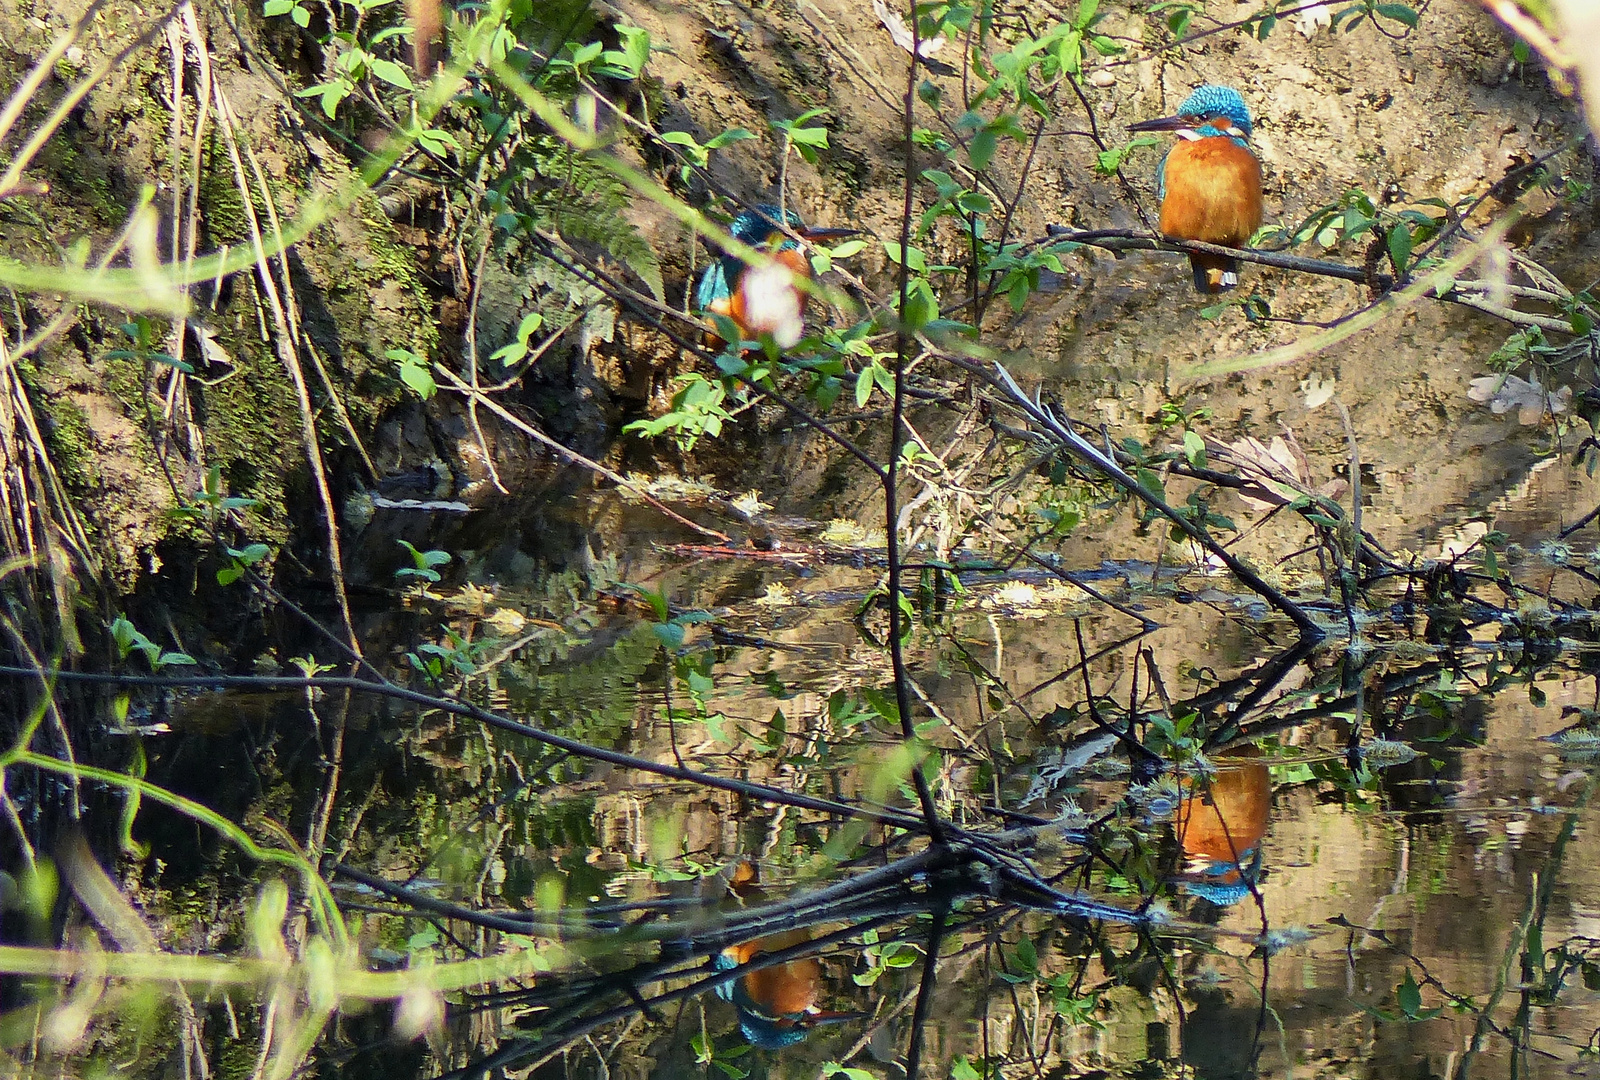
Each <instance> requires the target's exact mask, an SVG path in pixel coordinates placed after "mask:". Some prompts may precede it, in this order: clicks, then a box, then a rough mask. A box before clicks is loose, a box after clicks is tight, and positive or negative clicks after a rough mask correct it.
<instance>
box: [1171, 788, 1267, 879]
mask: <svg viewBox="0 0 1600 1080" xmlns="http://www.w3.org/2000/svg"><path fill="white" fill-rule="evenodd" d="M1271 808H1272V778H1271V774H1270V773H1268V772H1267V767H1266V766H1265V765H1244V766H1241V767H1239V768H1229V769H1220V770H1218V772H1217V773H1216V775H1215V776H1213V777H1212V778H1211V782H1210V783H1209V784H1207V785H1205V786H1203V787H1197V788H1196V789H1195V790H1194V791H1193V792H1191V793H1190V794H1188V795H1185V796H1184V798H1183V801H1182V803H1180V804H1179V806H1178V813H1177V819H1176V821H1175V822H1174V823H1173V824H1174V831H1176V832H1177V834H1178V843H1179V844H1180V845H1181V846H1182V847H1183V853H1184V854H1185V855H1187V856H1189V857H1190V858H1192V859H1203V860H1206V861H1208V862H1214V863H1230V862H1243V861H1245V859H1246V856H1247V854H1248V853H1249V852H1251V851H1254V850H1255V848H1256V845H1257V844H1259V843H1261V838H1262V837H1263V836H1265V835H1266V833H1267V815H1268V813H1269V812H1270V810H1271Z"/></svg>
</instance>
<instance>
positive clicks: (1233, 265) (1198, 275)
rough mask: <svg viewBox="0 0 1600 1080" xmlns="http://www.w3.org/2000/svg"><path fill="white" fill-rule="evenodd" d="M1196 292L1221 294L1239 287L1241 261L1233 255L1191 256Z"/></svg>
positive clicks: (1190, 262) (1190, 265) (1190, 264)
mask: <svg viewBox="0 0 1600 1080" xmlns="http://www.w3.org/2000/svg"><path fill="white" fill-rule="evenodd" d="M1189 268H1190V269H1191V270H1193V271H1194V288H1195V291H1196V292H1203V293H1219V292H1227V291H1228V290H1229V289H1233V288H1237V287H1238V285H1239V260H1238V259H1235V258H1234V257H1233V256H1231V255H1194V254H1191V255H1190V256H1189Z"/></svg>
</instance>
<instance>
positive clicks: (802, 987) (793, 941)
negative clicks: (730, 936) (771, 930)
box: [723, 929, 822, 1017]
mask: <svg viewBox="0 0 1600 1080" xmlns="http://www.w3.org/2000/svg"><path fill="white" fill-rule="evenodd" d="M810 938H811V935H810V933H809V932H808V931H806V930H803V929H797V930H784V931H781V932H779V933H776V934H771V935H769V936H767V937H764V938H757V939H756V940H755V941H744V942H740V943H739V944H738V945H732V946H729V947H728V948H727V949H724V950H723V955H724V956H727V957H728V958H730V959H732V960H734V961H736V962H737V963H740V964H746V963H749V962H750V961H751V960H752V959H754V958H755V957H757V956H760V955H761V954H762V953H769V952H778V951H780V950H782V949H787V948H789V947H790V946H791V945H798V944H800V943H801V942H803V941H809V940H810ZM821 980H822V965H821V964H820V963H819V962H818V961H817V958H816V957H814V956H808V957H804V958H803V959H800V960H791V961H789V963H787V964H777V965H775V966H773V967H769V968H762V969H761V970H760V971H752V972H749V973H748V974H746V975H745V976H744V977H743V978H741V979H740V980H739V981H740V983H741V984H742V986H743V989H744V992H745V993H746V994H748V995H749V997H750V999H751V1000H752V1001H754V1002H755V1003H756V1004H757V1005H759V1006H760V1007H761V1010H762V1011H763V1012H765V1013H766V1014H767V1015H768V1016H773V1017H778V1016H797V1015H799V1014H800V1013H803V1012H805V1011H806V1010H808V1009H810V1008H811V1007H812V1006H813V1005H815V1004H816V1003H817V991H818V989H819V988H820V985H821Z"/></svg>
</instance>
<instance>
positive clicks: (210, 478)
mask: <svg viewBox="0 0 1600 1080" xmlns="http://www.w3.org/2000/svg"><path fill="white" fill-rule="evenodd" d="M260 505H261V503H260V501H259V500H257V499H249V498H244V497H241V496H237V495H225V494H223V490H222V468H221V467H220V466H218V465H213V466H211V467H210V468H209V469H207V470H206V479H205V486H204V487H202V488H201V489H200V490H199V491H197V492H195V493H194V495H193V496H192V497H191V498H190V500H189V502H188V503H186V504H184V505H183V506H179V507H176V508H174V509H173V510H172V511H170V514H171V516H172V517H173V518H176V519H178V520H180V521H198V522H200V523H202V524H204V525H205V526H207V527H208V528H210V529H212V530H216V531H220V530H221V528H222V526H223V525H224V524H226V523H228V522H230V521H233V520H234V519H236V517H237V516H238V515H239V513H241V512H242V511H245V510H253V509H255V508H256V507H258V506H260ZM222 550H223V554H224V556H225V557H226V560H227V562H226V564H225V565H224V566H223V567H222V568H221V569H219V570H218V571H217V584H218V585H232V584H233V583H234V582H235V581H238V580H239V579H240V578H242V577H244V575H245V573H246V572H247V571H248V570H249V569H250V568H251V567H253V566H255V565H256V564H258V563H260V562H261V561H262V560H263V559H265V558H266V557H267V556H268V555H270V554H272V549H271V548H269V547H268V546H267V545H266V544H261V543H255V544H245V545H243V546H242V547H233V546H232V545H229V544H224V545H223V549H222Z"/></svg>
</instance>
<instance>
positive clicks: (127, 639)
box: [110, 615, 195, 674]
mask: <svg viewBox="0 0 1600 1080" xmlns="http://www.w3.org/2000/svg"><path fill="white" fill-rule="evenodd" d="M110 629H111V640H112V642H113V643H115V645H116V646H117V656H118V657H119V658H121V659H123V660H126V659H127V658H128V657H129V656H130V655H131V654H133V653H135V652H138V653H142V654H143V655H144V658H145V660H146V661H147V662H148V663H149V665H150V671H151V672H152V673H153V674H160V673H161V670H162V669H163V668H166V667H174V666H176V667H188V666H191V665H193V664H194V663H195V659H194V657H192V656H190V655H189V654H188V653H181V652H168V651H166V650H165V649H163V648H162V647H161V646H159V645H157V644H156V643H155V642H153V641H151V640H150V639H149V638H147V637H145V636H144V634H143V633H141V632H140V630H139V628H138V627H136V626H134V625H133V623H132V622H131V621H129V619H128V617H127V616H126V615H118V616H117V617H116V618H115V619H113V620H111V627H110Z"/></svg>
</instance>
